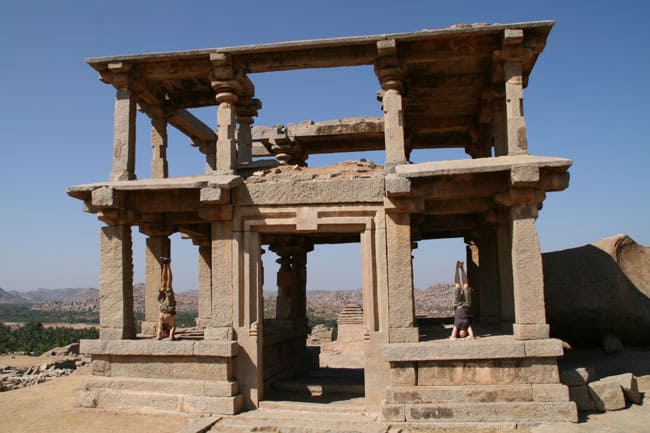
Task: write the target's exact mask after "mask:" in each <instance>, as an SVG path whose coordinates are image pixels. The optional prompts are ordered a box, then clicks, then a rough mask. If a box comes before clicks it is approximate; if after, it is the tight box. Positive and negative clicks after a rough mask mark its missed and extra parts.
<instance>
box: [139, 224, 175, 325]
mask: <svg viewBox="0 0 650 433" xmlns="http://www.w3.org/2000/svg"><path fill="white" fill-rule="evenodd" d="M146 245H147V248H146V257H145V262H146V277H145V289H144V321H143V322H142V333H143V334H145V335H155V333H156V327H157V325H158V313H159V308H158V291H159V290H160V283H161V275H162V262H161V261H160V257H170V255H171V242H170V240H169V237H168V235H166V234H165V235H157V236H150V237H149V238H147V241H146Z"/></svg>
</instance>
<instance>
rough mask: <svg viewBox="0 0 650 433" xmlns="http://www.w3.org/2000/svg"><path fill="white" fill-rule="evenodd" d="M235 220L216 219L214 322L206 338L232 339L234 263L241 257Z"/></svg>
mask: <svg viewBox="0 0 650 433" xmlns="http://www.w3.org/2000/svg"><path fill="white" fill-rule="evenodd" d="M234 242H235V241H234V239H233V231H232V221H230V220H220V221H213V222H212V257H211V265H212V306H211V310H212V317H211V319H212V323H211V327H210V328H206V330H205V338H210V339H231V338H232V328H233V325H234V324H233V320H234V314H233V305H234V296H235V287H234V274H233V271H234V266H235V261H236V260H237V258H236V256H235V245H234Z"/></svg>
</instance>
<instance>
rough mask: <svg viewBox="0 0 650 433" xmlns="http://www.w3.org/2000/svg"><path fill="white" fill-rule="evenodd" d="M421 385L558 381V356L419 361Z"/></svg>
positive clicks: (419, 381) (549, 382)
mask: <svg viewBox="0 0 650 433" xmlns="http://www.w3.org/2000/svg"><path fill="white" fill-rule="evenodd" d="M417 380H418V382H417V383H418V385H441V386H460V385H515V384H530V383H538V384H544V383H548V384H557V383H558V382H559V373H558V369H557V365H556V362H555V360H554V359H494V360H480V361H478V360H474V361H464V360H459V361H435V362H432V361H423V362H420V363H419V364H418V379H417Z"/></svg>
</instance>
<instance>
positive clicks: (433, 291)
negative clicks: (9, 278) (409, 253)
mask: <svg viewBox="0 0 650 433" xmlns="http://www.w3.org/2000/svg"><path fill="white" fill-rule="evenodd" d="M48 292H50V293H48ZM22 295H23V296H20V295H18V294H16V293H13V292H7V291H4V290H2V289H0V303H3V302H4V303H21V304H25V303H29V304H31V308H32V310H43V311H68V312H79V313H82V312H97V311H98V308H99V292H98V290H97V289H58V290H46V289H39V290H37V291H33V292H26V293H23V294H22ZM133 297H134V303H135V310H136V311H139V312H143V311H144V284H136V285H135V286H134V291H133ZM275 297H276V294H275V293H273V292H271V293H268V294H265V296H264V311H265V316H266V317H274V316H275ZM351 303H354V304H359V305H362V299H361V291H360V290H333V291H326V290H314V291H309V290H308V291H307V313H308V315H309V316H315V317H320V318H323V319H332V320H335V319H336V317H337V316H338V314H339V313H340V312H341V311H342V310H343V308H345V306H346V305H347V304H351ZM176 304H177V308H178V310H179V311H197V310H198V304H197V293H196V291H194V292H186V293H177V294H176ZM415 304H416V314H417V315H418V316H432V317H444V316H451V315H452V314H451V312H452V310H451V304H452V289H451V286H450V285H448V284H434V285H432V286H430V287H429V288H428V289H426V290H416V291H415Z"/></svg>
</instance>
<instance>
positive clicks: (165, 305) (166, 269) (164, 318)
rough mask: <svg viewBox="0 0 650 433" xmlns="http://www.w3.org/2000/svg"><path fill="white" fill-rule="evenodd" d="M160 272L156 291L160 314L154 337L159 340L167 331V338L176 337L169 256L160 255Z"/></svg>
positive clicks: (174, 300)
mask: <svg viewBox="0 0 650 433" xmlns="http://www.w3.org/2000/svg"><path fill="white" fill-rule="evenodd" d="M160 261H161V262H162V272H161V284H160V289H159V291H158V305H159V307H160V314H159V315H158V331H157V332H156V338H157V339H158V340H160V339H161V338H163V337H164V336H166V334H167V332H169V339H170V340H175V339H176V298H175V297H174V290H173V289H172V268H171V265H170V262H171V260H170V259H169V257H161V258H160Z"/></svg>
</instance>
